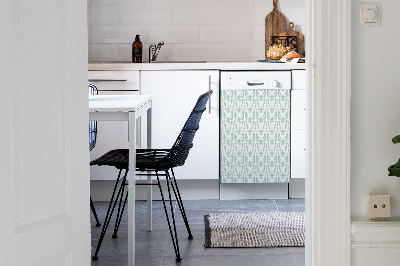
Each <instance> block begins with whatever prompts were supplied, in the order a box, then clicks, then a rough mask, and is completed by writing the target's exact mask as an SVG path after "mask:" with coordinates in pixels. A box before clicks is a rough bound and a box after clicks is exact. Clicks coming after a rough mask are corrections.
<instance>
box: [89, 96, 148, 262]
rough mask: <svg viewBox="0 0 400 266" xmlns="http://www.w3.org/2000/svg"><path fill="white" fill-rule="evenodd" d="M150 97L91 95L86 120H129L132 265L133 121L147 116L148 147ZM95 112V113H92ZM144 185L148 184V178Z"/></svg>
mask: <svg viewBox="0 0 400 266" xmlns="http://www.w3.org/2000/svg"><path fill="white" fill-rule="evenodd" d="M151 98H152V97H151V96H150V95H90V96H89V111H90V112H89V120H97V121H128V123H129V126H128V132H129V133H128V134H129V169H130V170H131V171H129V186H128V190H129V196H128V201H129V204H128V265H129V266H133V265H135V196H136V195H135V194H136V193H135V169H136V119H137V118H139V117H140V116H142V115H144V114H145V113H146V114H147V148H151V104H152V101H151ZM93 111H96V112H93ZM147 182H148V183H151V176H148V178H147ZM151 191H152V189H151V186H148V188H147V230H148V231H151V230H152V219H151V216H152V204H151V203H152V202H151V200H152V192H151Z"/></svg>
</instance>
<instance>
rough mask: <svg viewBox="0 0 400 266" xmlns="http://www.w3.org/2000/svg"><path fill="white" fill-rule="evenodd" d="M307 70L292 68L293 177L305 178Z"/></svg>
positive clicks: (291, 168)
mask: <svg viewBox="0 0 400 266" xmlns="http://www.w3.org/2000/svg"><path fill="white" fill-rule="evenodd" d="M305 79H306V71H305V70H292V100H291V134H290V135H291V152H290V153H291V154H290V158H291V162H290V173H291V178H305V176H306V174H305V172H306V171H305V170H306V169H305V162H306V160H305V158H306V150H305V149H306V135H305V131H306V130H305V129H306V123H305V121H306V80H305Z"/></svg>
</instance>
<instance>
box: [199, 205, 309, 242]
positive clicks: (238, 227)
mask: <svg viewBox="0 0 400 266" xmlns="http://www.w3.org/2000/svg"><path fill="white" fill-rule="evenodd" d="M304 219H305V214H304V212H266V213H211V214H207V215H205V216H204V223H205V234H206V241H205V246H206V247H210V248H219V247H221V248H228V247H230V248H245V247H247V248H254V247H301V246H304V241H305V233H304V228H305V226H304Z"/></svg>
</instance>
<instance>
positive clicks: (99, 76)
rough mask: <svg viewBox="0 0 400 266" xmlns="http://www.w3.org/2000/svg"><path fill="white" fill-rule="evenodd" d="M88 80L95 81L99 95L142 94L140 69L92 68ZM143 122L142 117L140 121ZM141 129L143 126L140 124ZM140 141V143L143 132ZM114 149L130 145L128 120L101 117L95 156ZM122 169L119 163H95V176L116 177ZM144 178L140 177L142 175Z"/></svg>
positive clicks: (99, 177) (93, 174)
mask: <svg viewBox="0 0 400 266" xmlns="http://www.w3.org/2000/svg"><path fill="white" fill-rule="evenodd" d="M88 77H89V79H88V82H89V83H91V84H93V85H95V86H96V87H97V89H98V93H99V95H139V94H140V78H139V71H89V73H88ZM137 126H139V121H138V122H137ZM138 131H139V132H140V127H138ZM139 132H138V133H137V134H136V136H137V140H136V143H138V145H140V141H139V140H140V133H139ZM113 149H128V123H127V122H126V121H121V122H120V121H98V122H97V141H96V146H95V147H94V149H93V150H92V151H91V152H90V160H94V159H96V158H98V157H100V156H101V155H103V154H104V153H106V152H108V151H110V150H113ZM117 175H118V170H117V169H116V168H115V167H107V166H91V167H90V179H91V180H115V179H116V178H117ZM138 179H140V178H138Z"/></svg>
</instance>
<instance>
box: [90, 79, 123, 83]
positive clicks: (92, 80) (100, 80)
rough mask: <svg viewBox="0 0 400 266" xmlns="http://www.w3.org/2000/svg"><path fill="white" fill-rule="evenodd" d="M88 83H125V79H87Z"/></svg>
mask: <svg viewBox="0 0 400 266" xmlns="http://www.w3.org/2000/svg"><path fill="white" fill-rule="evenodd" d="M89 81H90V82H102V81H127V79H89Z"/></svg>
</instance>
